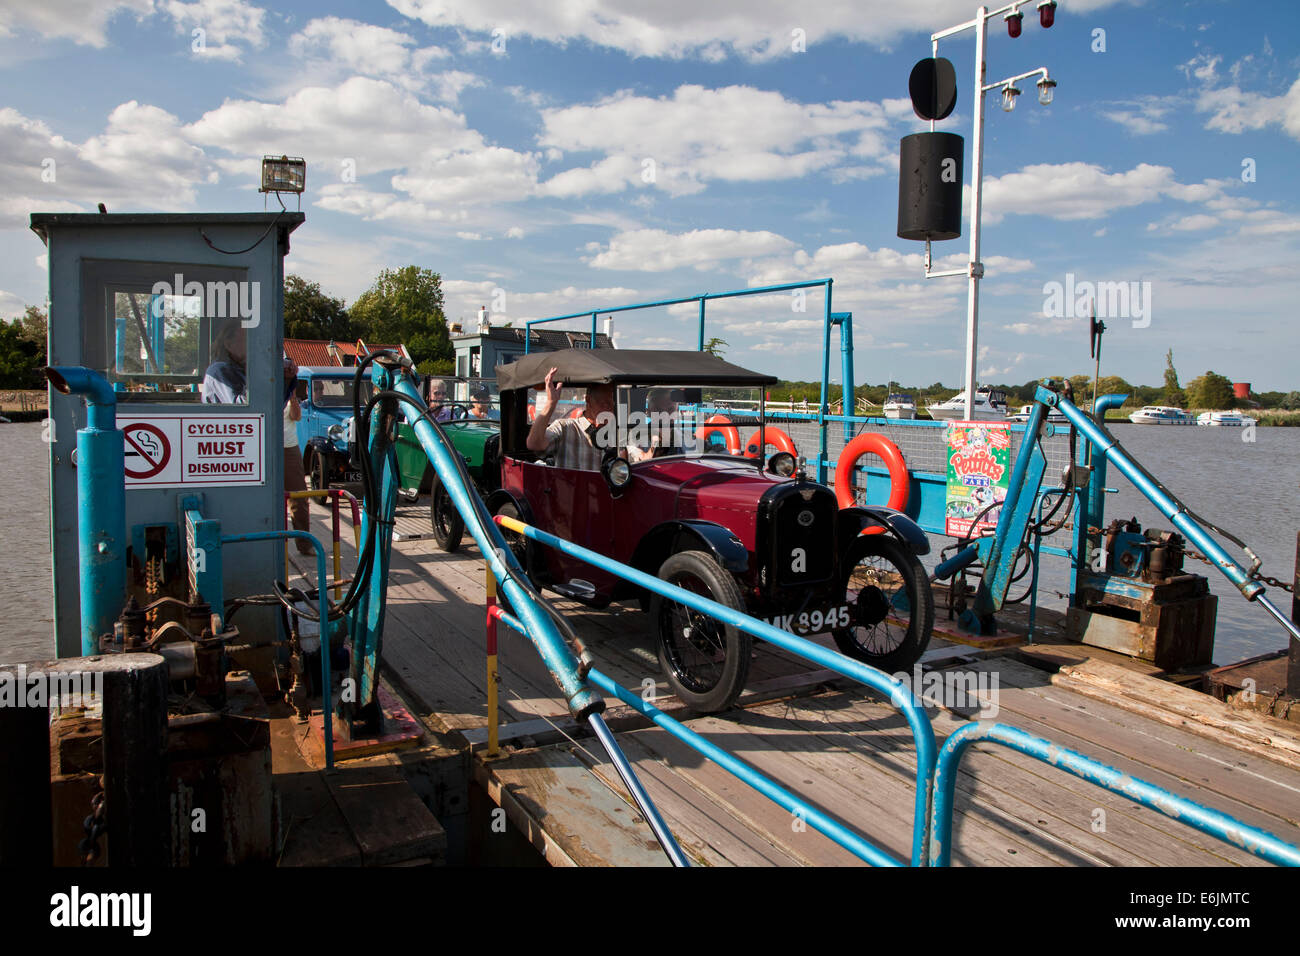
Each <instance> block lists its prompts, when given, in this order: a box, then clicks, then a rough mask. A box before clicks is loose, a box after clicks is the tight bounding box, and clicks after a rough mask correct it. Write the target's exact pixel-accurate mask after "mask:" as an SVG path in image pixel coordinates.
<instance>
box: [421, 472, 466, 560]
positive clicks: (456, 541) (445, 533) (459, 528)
mask: <svg viewBox="0 0 1300 956" xmlns="http://www.w3.org/2000/svg"><path fill="white" fill-rule="evenodd" d="M429 518H430V520H431V521H432V523H433V539H434V540H435V541H437V542H438V547H440V548H442V550H444V551H446V552H447V553H448V554H452V553H454V552H456V551H459V550H460V542H461V539H462V538H463V537H464V536H465V519H464V518H462V517H461V516H460V512H459V511H457V510H456V505H455V504H454V503H453V502H452V500H451V495H450V494H448V492H447V486H446V485H444V484H443V483H442V481H441V479H439V478H438V476H437V475H434V476H433V481H432V482H431V483H430V485H429Z"/></svg>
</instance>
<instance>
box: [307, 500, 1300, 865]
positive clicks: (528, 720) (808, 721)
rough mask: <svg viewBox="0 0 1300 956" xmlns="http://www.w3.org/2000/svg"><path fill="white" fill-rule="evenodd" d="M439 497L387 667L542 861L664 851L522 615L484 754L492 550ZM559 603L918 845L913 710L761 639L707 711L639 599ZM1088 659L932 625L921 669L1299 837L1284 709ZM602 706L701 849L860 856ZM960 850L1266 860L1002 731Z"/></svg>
mask: <svg viewBox="0 0 1300 956" xmlns="http://www.w3.org/2000/svg"><path fill="white" fill-rule="evenodd" d="M426 502H427V499H422V500H421V502H420V503H419V504H415V505H407V506H403V507H400V508H399V512H398V517H397V526H396V532H397V533H396V535H395V540H394V546H393V552H392V564H391V569H390V576H389V591H388V612H387V623H386V627H385V632H384V643H383V649H382V659H383V666H384V672H385V675H386V676H387V678H388V679H389V680H390V681H391V682H392V683H393V685H394V686H395V687H396V688H397V689H398V690H399V691H400V692H401V694H402V696H404V697H405V698H406V699H407V702H408V704H409V705H411V707H412V709H413V710H415V711H416V712H418V713H419V714H420V716H421V717H422V719H423V720H424V721H425V722H426V724H427V725H428V726H429V727H430V728H431V729H433V730H434V731H436V732H438V733H440V734H442V735H443V737H444V739H448V740H451V741H453V742H454V744H455V746H457V747H458V748H459V749H460V750H461V751H462V752H463V754H464V755H465V758H466V760H467V761H468V764H469V767H468V775H469V776H470V777H472V779H473V780H474V781H475V782H476V783H477V785H478V787H479V788H481V791H482V792H483V793H485V794H486V795H487V797H488V798H490V800H491V801H492V802H493V805H494V806H499V807H501V808H503V809H504V810H505V812H506V815H507V817H508V819H509V821H510V822H511V824H512V825H513V832H515V833H516V834H522V835H523V837H524V838H526V839H527V840H528V841H529V842H531V843H532V844H533V846H534V847H536V848H537V850H538V851H539V852H540V853H541V854H542V856H543V857H544V858H545V859H546V860H547V861H548V862H550V863H552V864H557V865H667V862H668V861H667V860H666V858H665V857H664V854H663V852H662V850H661V849H660V848H659V845H658V843H657V842H656V841H655V839H654V836H653V834H652V832H651V830H650V828H649V826H648V825H647V824H646V823H645V821H644V820H642V819H641V817H640V814H639V813H638V812H637V811H636V809H635V806H634V804H633V803H632V801H631V800H630V798H629V797H628V795H627V793H626V792H625V791H624V789H623V786H622V784H621V783H620V780H619V776H618V774H617V773H616V772H615V770H614V768H613V767H612V766H611V765H610V764H609V762H608V760H607V758H606V757H605V756H604V752H603V751H602V750H601V748H600V747H599V746H598V745H597V744H596V742H595V741H594V739H592V738H590V737H587V736H585V731H582V730H580V729H579V728H578V726H577V725H576V724H574V722H573V721H572V720H571V719H570V717H569V715H568V712H567V708H566V707H565V705H564V703H563V701H562V700H560V699H559V698H558V696H557V694H556V692H555V685H554V682H553V680H552V678H551V676H550V675H549V673H548V672H547V671H546V668H545V667H544V666H543V664H542V662H541V661H540V659H539V657H538V655H537V653H536V651H535V650H534V649H533V647H532V645H531V644H530V643H529V641H528V640H527V639H526V638H525V637H523V636H522V635H520V634H517V633H515V632H514V631H512V630H511V629H510V628H508V627H499V628H498V655H499V658H498V660H499V700H500V714H501V717H500V719H501V728H500V741H501V750H500V753H499V755H498V756H496V757H489V756H488V755H487V753H486V742H487V737H488V732H487V669H486V656H485V610H486V607H485V574H486V569H485V564H484V562H483V560H482V559H481V557H480V555H479V553H478V550H477V548H476V547H475V546H474V545H473V544H470V543H467V544H466V545H465V547H464V548H463V549H462V550H461V551H460V552H458V553H456V554H445V553H443V552H442V551H441V550H440V549H438V547H437V545H436V544H435V542H434V541H433V540H432V537H431V535H430V526H429V520H428V506H427V503H426ZM313 522H314V524H315V525H316V526H317V528H316V530H317V531H318V533H321V534H323V535H326V536H327V535H328V527H327V522H328V512H327V511H326V510H325V509H324V508H323V507H321V506H319V505H313ZM347 537H348V536H347V535H344V538H345V565H346V563H347V558H348V557H350V554H349V553H348V552H347V547H346V545H347V543H348V542H347V540H346V539H347ZM304 570H306V571H308V574H309V573H310V572H309V569H305V568H304ZM552 599H553V600H554V601H555V603H556V605H557V607H558V608H559V609H560V610H561V611H562V612H564V613H565V614H566V616H567V617H568V619H569V620H570V622H571V623H572V625H573V627H574V629H575V631H576V632H577V633H578V635H579V636H580V637H581V638H582V640H583V641H584V642H585V643H586V645H587V647H588V648H589V649H590V650H591V652H592V654H593V656H594V657H595V659H596V661H597V667H598V668H599V669H600V670H601V671H602V672H603V673H605V674H607V675H608V676H609V677H610V678H612V679H613V680H615V681H617V682H618V683H619V684H622V685H623V686H624V687H626V688H629V689H631V690H632V691H633V692H637V693H640V692H642V691H643V690H645V691H650V689H651V688H653V691H652V692H653V695H654V704H655V706H657V707H659V708H660V709H662V710H664V711H665V712H667V713H669V714H671V715H673V716H675V717H677V718H678V719H679V720H682V721H683V722H685V723H686V725H687V726H688V727H689V728H691V729H692V730H694V731H696V732H697V733H699V734H701V735H702V736H703V737H705V738H706V739H707V740H709V741H711V742H713V743H715V744H717V745H718V746H720V747H722V748H724V749H726V750H727V751H729V752H731V753H733V754H734V755H736V756H737V757H739V758H741V759H743V760H745V761H747V762H749V763H750V764H751V765H752V766H753V767H755V768H756V769H757V770H759V771H760V772H762V773H764V774H766V775H767V776H768V777H770V778H771V779H772V780H774V781H776V782H777V783H779V784H780V785H782V786H783V787H785V788H786V789H788V790H791V791H793V792H794V793H796V794H798V795H799V796H801V797H802V798H804V799H805V800H807V801H808V803H809V804H810V805H811V806H813V807H815V808H817V809H818V810H820V811H821V812H823V813H825V814H827V815H829V816H830V817H831V818H833V819H835V820H837V821H839V822H840V823H842V824H843V825H845V826H846V827H849V828H850V829H852V830H855V831H857V832H858V833H860V834H861V835H862V836H863V837H864V838H865V839H867V840H869V841H871V842H872V843H874V844H875V845H876V846H878V847H880V848H881V849H882V850H884V851H886V852H888V853H890V854H892V855H894V856H896V857H898V858H899V859H902V860H906V859H908V858H909V854H910V848H911V846H912V824H913V816H912V807H913V801H914V798H915V785H916V784H915V775H916V753H915V746H914V743H913V738H912V734H911V732H910V730H909V727H908V725H907V722H906V720H905V719H904V717H903V716H902V715H901V714H900V713H899V712H898V711H897V710H896V709H895V708H894V707H893V706H891V705H890V703H889V702H888V701H887V700H884V699H883V698H882V697H881V696H880V695H879V694H876V693H874V692H873V691H871V690H869V689H867V688H864V687H862V686H861V685H858V684H856V683H854V682H852V681H849V680H847V679H845V678H842V677H840V676H839V675H838V674H835V673H833V672H831V671H828V670H821V669H818V668H817V667H816V666H815V665H812V664H809V663H808V662H806V661H803V660H801V659H798V658H795V657H793V656H792V655H789V654H787V653H785V652H783V651H780V650H778V649H776V648H775V647H773V646H772V645H769V644H762V643H759V644H757V645H756V647H755V651H754V654H755V656H754V660H753V663H752V666H751V671H750V678H749V683H748V687H747V691H746V693H745V694H744V695H743V696H742V697H741V698H740V700H739V702H738V705H737V707H736V708H734V709H733V710H731V711H728V712H726V713H724V714H720V715H715V716H711V717H699V716H694V715H691V714H690V713H689V712H687V711H686V710H685V709H684V708H683V707H682V705H681V704H680V702H678V701H676V700H675V698H673V697H671V695H670V694H669V692H668V689H667V685H666V682H665V681H664V680H663V677H662V674H661V673H660V670H659V666H658V662H657V659H656V654H655V641H654V636H653V633H652V630H651V628H650V626H649V621H648V618H647V616H646V615H644V614H642V613H641V612H640V611H639V609H637V608H636V607H635V606H620V605H613V606H612V607H611V608H609V609H607V610H603V611H595V610H591V609H588V608H585V607H583V606H581V605H579V604H576V603H573V602H568V601H565V600H563V599H559V598H555V597H554V596H552ZM1040 613H1042V612H1041V611H1040ZM825 640H826V641H827V642H828V643H829V638H826V639H825ZM1087 652H1088V653H1089V654H1091V655H1093V656H1092V657H1091V658H1082V659H1081V658H1080V657H1079V655H1078V654H1077V653H1076V654H1075V655H1074V657H1073V658H1065V661H1066V664H1067V666H1064V667H1059V669H1058V665H1059V664H1060V663H1061V660H1062V658H1059V657H1056V658H1054V657H1053V656H1052V655H1051V654H1044V653H1041V652H1039V653H1033V654H1029V653H1022V651H1021V650H1018V649H1016V648H997V649H990V650H979V649H975V648H971V647H967V646H963V645H959V644H952V643H950V642H947V641H944V640H941V639H939V638H938V637H937V636H936V639H935V640H934V641H933V642H932V644H931V648H930V650H929V651H928V652H927V654H926V657H925V659H924V665H925V667H926V668H927V669H928V670H933V671H935V672H937V673H941V674H942V673H958V672H959V673H960V675H961V676H962V678H963V680H964V681H965V682H966V686H972V685H974V686H975V687H977V688H979V687H982V688H983V689H982V690H977V695H978V696H979V697H980V698H981V700H982V701H983V702H984V703H996V705H997V707H998V712H997V714H996V719H997V720H998V721H999V722H1002V723H1006V724H1011V725H1014V726H1016V727H1019V728H1021V729H1023V730H1025V731H1027V732H1029V733H1031V734H1035V735H1036V736H1039V737H1043V738H1046V739H1048V740H1050V741H1052V742H1054V743H1056V744H1059V745H1061V746H1063V747H1066V748H1069V749H1071V750H1075V751H1077V752H1079V753H1082V754H1085V755H1087V756H1090V757H1093V758H1095V759H1097V760H1100V761H1102V762H1103V763H1105V764H1108V765H1109V766H1111V767H1114V768H1116V769H1118V770H1119V771H1121V772H1123V773H1125V774H1130V775H1132V776H1134V777H1138V778H1140V779H1143V780H1146V781H1148V782H1150V783H1153V784H1156V785H1158V786H1161V787H1163V788H1165V789H1167V790H1168V791H1170V792H1171V793H1174V794H1178V795H1180V796H1183V797H1186V798H1188V799H1190V800H1193V801H1195V802H1197V803H1200V804H1202V805H1205V806H1209V807H1213V808H1216V809H1218V810H1221V811H1223V812H1226V813H1228V814H1230V815H1231V816H1233V817H1235V818H1236V819H1238V820H1240V821H1241V822H1243V823H1246V824H1250V825H1252V826H1255V827H1258V828H1260V829H1262V830H1265V831H1267V832H1270V833H1273V834H1275V835H1276V836H1277V837H1279V838H1280V839H1282V840H1284V841H1287V842H1289V843H1292V844H1297V843H1300V734H1297V733H1296V732H1295V731H1294V730H1291V731H1288V730H1287V727H1286V725H1284V724H1282V723H1281V722H1277V721H1271V720H1270V721H1267V723H1266V724H1261V723H1260V721H1265V720H1267V719H1266V718H1262V717H1259V718H1256V717H1248V716H1246V715H1242V714H1240V713H1238V712H1231V713H1220V712H1219V711H1218V710H1217V708H1223V710H1224V711H1226V710H1227V708H1226V707H1223V705H1220V704H1219V702H1217V701H1214V700H1213V699H1212V698H1209V697H1208V696H1207V695H1203V694H1199V693H1196V692H1195V691H1192V690H1189V689H1186V688H1181V687H1178V686H1176V685H1173V684H1169V683H1167V682H1165V681H1160V680H1157V679H1155V678H1154V677H1152V676H1150V675H1149V674H1146V673H1143V671H1142V669H1141V668H1136V669H1129V668H1125V667H1122V666H1119V664H1118V663H1117V662H1118V661H1119V660H1120V659H1118V658H1116V657H1115V656H1114V655H1108V654H1107V653H1106V652H1104V651H1093V650H1092V649H1087ZM981 675H982V683H981ZM1180 695H1190V697H1181V696H1180ZM976 706H978V705H977V703H976V702H975V701H972V700H969V699H967V700H966V703H965V705H957V704H952V703H951V702H950V703H949V705H948V706H931V707H928V708H927V713H928V714H929V716H930V718H931V721H932V723H933V727H934V732H935V736H936V738H938V741H939V742H940V743H942V741H943V740H944V739H946V738H947V736H948V735H949V734H951V733H953V732H954V731H956V730H957V729H958V728H960V727H962V726H965V725H967V724H968V723H969V721H970V719H971V717H973V716H976ZM1180 714H1181V716H1180ZM1189 715H1190V716H1189ZM606 719H607V723H608V724H609V726H610V727H611V728H612V729H614V730H615V731H617V739H618V741H619V744H620V745H621V747H622V748H623V750H624V753H625V754H626V756H627V758H628V760H629V761H630V762H631V764H632V766H633V767H634V768H635V770H636V772H637V774H638V776H639V777H640V779H641V781H642V783H643V785H644V786H645V788H646V790H647V791H648V793H649V795H650V796H651V798H652V799H653V800H654V802H655V804H656V805H657V806H658V808H659V811H660V812H661V813H662V814H663V816H664V818H665V820H666V821H667V823H668V825H669V827H670V828H671V829H672V831H673V833H674V834H675V835H676V837H677V839H678V841H679V842H680V844H681V847H682V849H683V850H684V851H685V853H686V854H687V855H688V856H689V857H690V859H691V862H693V863H696V864H703V865H715V866H728V865H734V866H765V865H778V866H791V865H796V866H797V865H810V866H826V865H835V866H837V865H857V864H860V863H861V862H862V861H861V860H860V859H858V857H856V856H854V855H853V854H851V853H850V852H849V851H847V850H845V849H843V848H842V847H841V846H839V845H838V844H836V843H835V842H833V841H832V840H830V839H829V838H827V837H825V836H823V835H822V834H820V833H818V832H817V831H816V830H815V829H814V828H813V827H812V826H811V825H808V824H807V822H806V821H804V820H803V819H801V818H800V817H799V815H798V814H793V813H791V812H789V811H787V810H785V809H782V808H781V807H780V806H778V805H776V804H775V803H772V802H770V801H769V800H767V799H766V798H764V797H763V796H762V795H760V794H758V793H757V792H755V791H754V790H752V789H751V788H750V787H748V786H746V785H745V784H744V783H742V782H741V781H740V780H739V779H737V778H736V777H734V776H732V775H731V774H730V773H728V772H727V771H726V770H724V769H722V768H721V767H719V766H717V765H716V764H714V763H712V762H710V761H708V760H706V759H705V758H704V757H702V756H701V755H700V754H699V753H698V752H696V751H695V750H693V749H691V748H690V747H688V746H686V745H685V744H683V743H682V742H680V741H679V740H677V739H676V738H675V737H673V736H671V735H670V734H668V733H667V732H665V731H664V730H662V729H660V728H659V727H656V726H654V725H652V724H651V723H650V722H649V721H648V720H647V719H646V718H645V717H643V716H642V715H641V714H639V713H637V712H636V711H634V710H632V709H631V708H629V707H626V706H623V705H619V704H618V703H617V702H613V705H612V706H611V708H610V710H609V711H608V712H607V714H606ZM470 803H471V804H472V803H473V801H472V800H471V801H470ZM488 819H489V820H490V819H492V818H491V817H490V816H489V817H488ZM485 827H486V829H484V832H483V834H482V835H481V836H479V837H477V838H471V844H473V843H475V842H476V840H477V842H479V843H482V842H483V841H489V842H490V840H491V839H492V836H491V834H493V833H495V832H496V830H495V829H493V828H491V827H490V826H488V825H487V824H486V823H485ZM952 846H953V852H952V863H953V864H954V865H957V866H990V865H992V866H1043V865H1060V866H1238V865H1241V866H1249V865H1259V864H1262V863H1263V861H1262V860H1260V859H1259V858H1257V857H1255V856H1253V855H1251V854H1249V853H1247V852H1246V851H1245V850H1243V849H1240V848H1238V847H1234V846H1231V845H1229V844H1227V843H1223V842H1220V841H1218V840H1216V839H1214V838H1213V837H1210V836H1208V835H1205V834H1203V833H1200V832H1198V831H1197V830H1194V829H1192V828H1190V827H1187V826H1184V825H1183V824H1181V823H1178V822H1177V821H1175V820H1172V819H1169V818H1168V817H1165V816H1163V815H1161V814H1159V813H1157V812H1155V811H1154V810H1152V809H1148V808H1145V807H1142V806H1140V805H1138V804H1136V803H1132V802H1130V801H1128V800H1126V799H1124V798H1122V797H1120V796H1118V795H1116V794H1113V793H1111V792H1108V791H1106V790H1104V789H1101V788H1098V787H1095V786H1092V785H1091V784H1089V783H1087V782H1085V781H1083V780H1080V779H1078V778H1076V777H1073V776H1070V775H1068V774H1065V773H1063V772H1061V771H1060V770H1059V769H1057V768H1055V767H1052V766H1049V765H1047V764H1044V763H1042V762H1039V761H1037V760H1034V759H1032V758H1031V757H1029V756H1026V755H1024V754H1021V753H1018V752H1016V751H1013V750H1010V749H1006V748H1002V747H995V746H993V745H990V744H976V745H975V746H974V752H973V753H971V754H969V755H968V756H967V757H966V759H965V760H964V761H963V762H962V764H961V766H960V770H959V773H958V775H957V792H956V799H955V812H954V822H953V839H952Z"/></svg>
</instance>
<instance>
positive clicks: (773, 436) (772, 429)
mask: <svg viewBox="0 0 1300 956" xmlns="http://www.w3.org/2000/svg"><path fill="white" fill-rule="evenodd" d="M762 432H763V442H764V444H765V445H775V446H776V447H777V448H779V449H780V450H781V451H785V452H789V453H790V454H791V455H794V457H795V458H798V457H799V451H798V449H796V448H795V447H794V439H792V438H791V437H790V436H789V435H787V434H786V433H785V432H784V431H782V430H781V429H779V428H777V427H776V426H775V425H764V426H763V428H762ZM764 450H765V449H763V448H759V447H758V432H757V431H755V432H754V434H752V435H750V436H749V438H748V440H747V441H746V442H745V457H746V458H758V457H760V456H761V455H762V453H763V451H764Z"/></svg>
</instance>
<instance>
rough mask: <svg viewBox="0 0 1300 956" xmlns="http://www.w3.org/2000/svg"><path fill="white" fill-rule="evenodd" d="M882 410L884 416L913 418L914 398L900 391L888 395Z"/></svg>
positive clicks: (914, 412) (914, 409) (914, 415)
mask: <svg viewBox="0 0 1300 956" xmlns="http://www.w3.org/2000/svg"><path fill="white" fill-rule="evenodd" d="M884 411H885V417H886V418H915V417H916V399H914V398H913V397H912V396H911V395H904V394H902V393H901V392H900V393H897V394H893V395H890V396H889V397H888V398H886V399H885V404H884Z"/></svg>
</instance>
